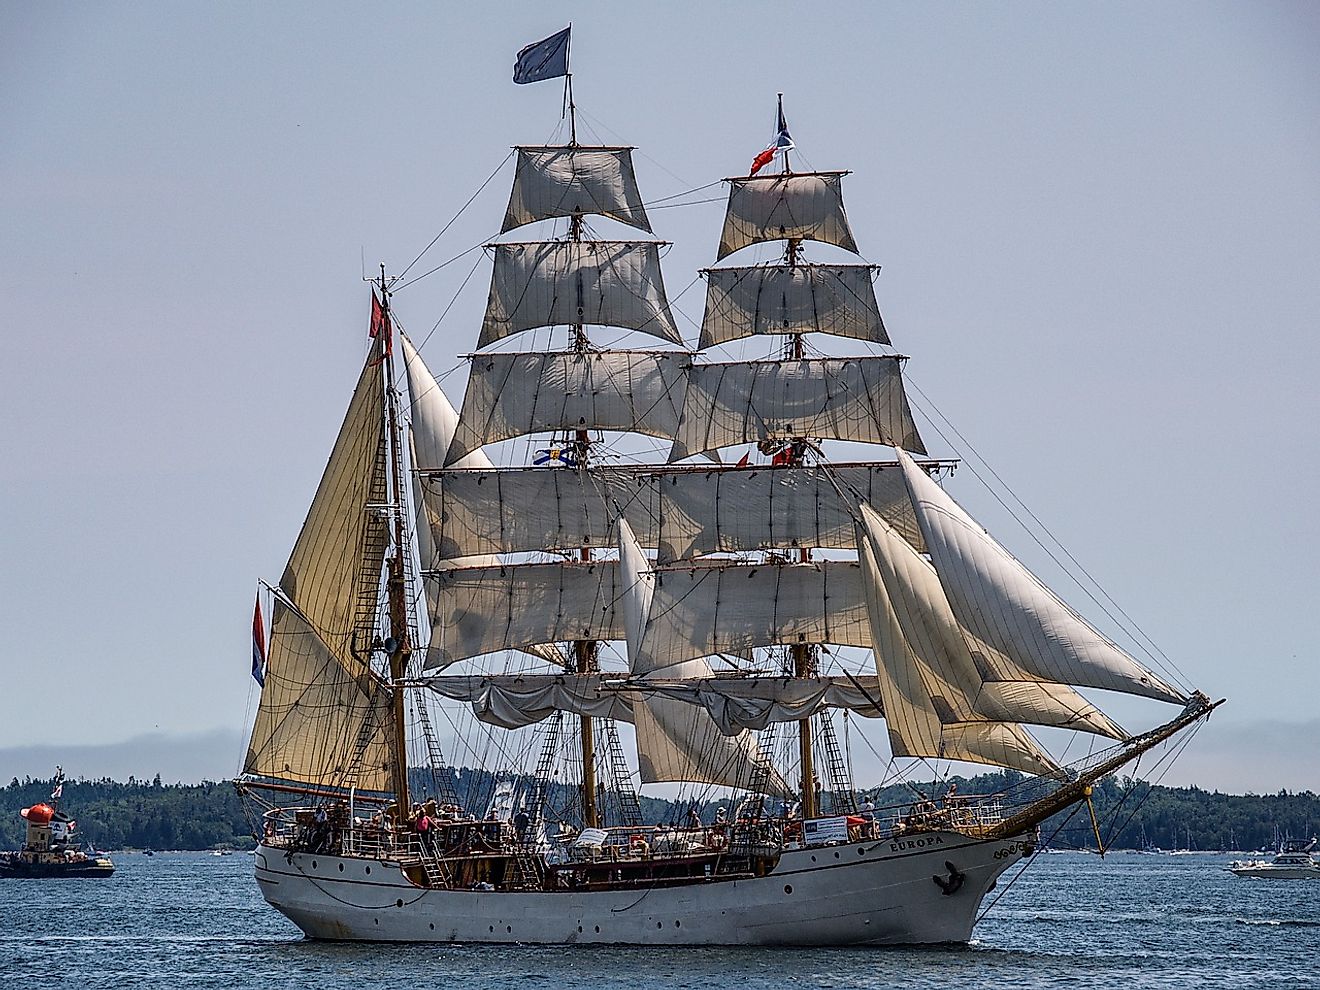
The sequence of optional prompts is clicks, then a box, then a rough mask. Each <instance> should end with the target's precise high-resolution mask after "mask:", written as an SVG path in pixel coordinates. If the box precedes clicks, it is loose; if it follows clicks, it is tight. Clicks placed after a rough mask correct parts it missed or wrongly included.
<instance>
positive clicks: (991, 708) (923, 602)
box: [859, 506, 1127, 739]
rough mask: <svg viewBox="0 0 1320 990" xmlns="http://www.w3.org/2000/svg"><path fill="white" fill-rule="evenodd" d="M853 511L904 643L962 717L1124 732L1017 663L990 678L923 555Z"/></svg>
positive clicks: (867, 514) (1117, 735) (874, 519)
mask: <svg viewBox="0 0 1320 990" xmlns="http://www.w3.org/2000/svg"><path fill="white" fill-rule="evenodd" d="M859 512H860V519H861V526H862V529H863V530H864V532H865V534H866V544H867V547H868V548H869V549H870V550H871V552H872V553H873V554H874V555H875V559H876V561H877V563H878V566H879V569H880V573H881V575H882V576H883V578H884V580H885V582H886V584H885V588H886V590H887V593H888V595H889V598H890V600H891V601H892V602H893V603H895V608H896V609H897V610H898V614H899V618H900V623H901V625H902V628H903V632H904V635H905V636H906V637H907V642H908V647H909V649H910V650H911V651H912V652H913V653H914V655H915V656H916V658H917V659H918V661H919V662H920V663H921V664H922V665H923V667H924V668H925V669H926V670H927V671H929V672H930V674H931V676H933V677H934V678H935V679H936V680H938V681H939V682H940V683H941V684H942V685H944V687H942V688H941V689H940V695H941V696H948V697H957V698H958V699H961V701H960V702H959V703H958V704H959V705H962V706H963V707H962V710H963V714H964V715H965V716H967V718H968V719H971V718H973V717H975V718H984V719H988V720H989V721H992V722H993V721H1000V722H1016V723H1026V724H1032V725H1049V726H1055V727H1057V728H1071V729H1079V730H1082V731H1086V732H1094V733H1098V734H1100V735H1105V736H1109V737H1111V738H1114V739H1125V738H1127V737H1126V735H1125V734H1124V733H1123V731H1122V730H1121V729H1120V728H1119V727H1118V726H1117V725H1115V724H1114V723H1113V722H1112V721H1111V720H1110V719H1109V718H1108V717H1106V716H1105V715H1104V714H1103V713H1101V712H1100V711H1099V710H1098V709H1097V708H1096V707H1095V706H1094V705H1092V704H1091V703H1090V702H1088V701H1086V699H1084V698H1083V697H1082V696H1081V695H1079V694H1077V692H1076V691H1074V690H1073V689H1072V688H1071V687H1069V686H1067V685H1065V684H1046V683H1041V682H1040V680H1039V679H1038V678H1035V677H1032V676H1031V675H1029V674H1027V673H1025V672H1024V671H1022V670H1020V669H1018V668H1012V669H1011V670H1010V671H1006V673H1007V674H1010V675H1011V679H1008V680H1004V679H994V678H993V675H992V674H989V673H988V672H986V671H984V670H983V669H982V668H981V667H979V666H978V665H977V664H976V662H975V656H974V654H973V652H972V644H973V643H974V642H975V640H974V639H973V638H972V637H970V636H969V635H968V634H967V632H966V631H965V630H964V629H963V628H962V627H961V626H960V624H959V623H958V621H957V619H956V617H955V616H954V614H953V611H952V610H951V609H950V607H949V602H948V599H947V597H946V596H945V593H944V588H943V587H942V586H941V584H940V579H939V575H938V574H936V572H935V568H933V567H932V566H931V564H930V561H928V560H926V558H925V557H923V556H921V555H920V554H918V553H917V552H916V551H915V550H913V549H912V547H911V545H909V544H908V542H907V541H906V540H904V539H903V538H902V537H901V536H900V535H899V534H898V533H897V532H896V531H895V530H894V528H893V527H892V526H890V525H889V524H888V523H886V522H885V521H884V520H883V519H881V518H880V517H879V516H878V515H877V514H876V513H874V512H873V511H871V509H870V508H869V507H867V506H861V507H860V509H859ZM877 648H878V644H877ZM954 707H955V708H957V707H958V705H955V706H954Z"/></svg>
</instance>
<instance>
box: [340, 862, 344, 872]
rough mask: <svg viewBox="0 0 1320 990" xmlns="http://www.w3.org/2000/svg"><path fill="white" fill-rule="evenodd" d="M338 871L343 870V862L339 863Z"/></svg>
mask: <svg viewBox="0 0 1320 990" xmlns="http://www.w3.org/2000/svg"><path fill="white" fill-rule="evenodd" d="M339 872H340V873H343V872H344V864H343V863H340V864H339Z"/></svg>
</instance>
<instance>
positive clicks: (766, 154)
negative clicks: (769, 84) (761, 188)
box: [747, 94, 797, 175]
mask: <svg viewBox="0 0 1320 990" xmlns="http://www.w3.org/2000/svg"><path fill="white" fill-rule="evenodd" d="M795 147H797V145H795V144H794V143H793V136H792V135H791V134H789V133H788V121H786V120H784V97H783V95H782V94H781V95H780V97H779V115H778V117H776V118H775V136H774V139H773V140H772V141H771V142H770V144H769V145H768V146H767V147H766V149H765V150H764V151H763V152H761V153H760V154H759V155H757V156H756V157H755V158H753V159H752V170H751V171H750V172H748V173H747V174H748V175H755V174H756V173H757V172H759V171H761V169H763V168H765V167H766V166H767V165H769V164H770V162H771V161H773V160H774V157H775V156H776V155H777V154H779V153H780V152H781V151H792V150H793V149H794V148H795Z"/></svg>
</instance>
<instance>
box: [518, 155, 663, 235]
mask: <svg viewBox="0 0 1320 990" xmlns="http://www.w3.org/2000/svg"><path fill="white" fill-rule="evenodd" d="M575 214H577V215H581V214H595V215H597V216H603V217H609V218H610V219H612V220H618V221H619V222H620V223H626V224H629V225H631V226H633V227H638V228H640V229H642V230H644V231H646V232H647V233H650V232H651V222H650V221H649V220H648V219H647V218H646V210H645V208H644V207H643V206H642V195H641V193H640V192H638V190H637V177H636V176H635V175H634V174H633V165H632V149H631V148H606V147H587V146H584V145H579V144H571V145H553V146H545V147H522V148H519V149H518V171H517V173H516V174H515V175H514V178H513V193H512V194H511V195H510V197H509V208H508V211H507V212H506V213H505V214H504V226H503V227H501V228H500V233H505V232H506V231H510V230H513V229H514V228H515V227H521V226H522V225H523V224H526V223H533V222H535V221H537V220H548V219H551V218H552V217H571V216H574V215H575Z"/></svg>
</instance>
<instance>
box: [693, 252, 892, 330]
mask: <svg viewBox="0 0 1320 990" xmlns="http://www.w3.org/2000/svg"><path fill="white" fill-rule="evenodd" d="M874 271H875V269H874V268H873V267H872V266H870V265H793V266H791V267H790V266H787V265H771V266H763V267H756V268H709V269H707V270H706V271H705V275H706V283H707V284H706V315H705V317H704V318H703V319H702V321H701V343H700V344H699V345H698V346H699V347H701V348H706V347H713V346H714V345H715V344H723V343H725V342H727V341H730V340H738V339H740V338H743V337H750V336H753V335H757V334H783V333H828V334H834V335H835V336H839V337H853V338H855V339H858V340H869V341H873V342H875V343H878V344H887V343H889V334H888V333H887V332H886V331H885V325H884V322H883V321H882V320H881V318H880V307H879V306H878V305H877V304H876V301H875V286H874V285H872V284H871V275H872V272H874Z"/></svg>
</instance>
